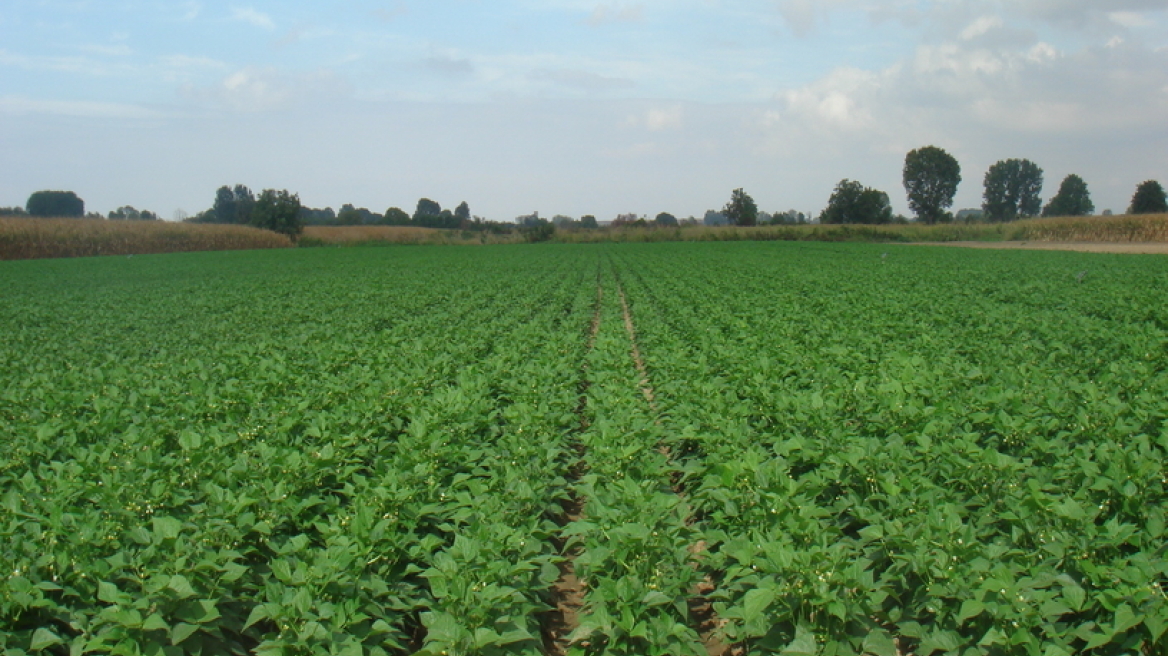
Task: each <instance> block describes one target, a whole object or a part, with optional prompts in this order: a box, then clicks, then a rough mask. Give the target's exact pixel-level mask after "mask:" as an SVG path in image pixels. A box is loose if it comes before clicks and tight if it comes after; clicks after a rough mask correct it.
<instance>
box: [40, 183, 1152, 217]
mask: <svg viewBox="0 0 1168 656" xmlns="http://www.w3.org/2000/svg"><path fill="white" fill-rule="evenodd" d="M1165 212H1168V195H1166V194H1165V193H1164V187H1163V186H1162V185H1161V184H1160V183H1159V182H1157V181H1156V180H1146V181H1144V182H1141V183H1140V186H1138V187H1136V193H1135V195H1133V196H1132V199H1131V207H1129V208H1128V209H1127V213H1128V214H1164V213H1165ZM29 214H32V210H29Z"/></svg>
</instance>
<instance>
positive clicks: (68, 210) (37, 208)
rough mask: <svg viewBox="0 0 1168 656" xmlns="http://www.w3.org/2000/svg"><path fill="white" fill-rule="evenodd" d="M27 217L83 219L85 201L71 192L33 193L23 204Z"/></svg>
mask: <svg viewBox="0 0 1168 656" xmlns="http://www.w3.org/2000/svg"><path fill="white" fill-rule="evenodd" d="M25 209H26V210H28V214H29V216H37V217H54V216H67V217H77V218H80V217H83V216H85V201H83V200H81V199H80V198H78V197H77V194H75V193H73V192H72V191H35V192H33V193H32V195H30V196H29V197H28V202H27V203H26V204H25Z"/></svg>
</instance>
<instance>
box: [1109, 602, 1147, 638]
mask: <svg viewBox="0 0 1168 656" xmlns="http://www.w3.org/2000/svg"><path fill="white" fill-rule="evenodd" d="M1143 621H1144V616H1143V615H1136V613H1135V611H1133V610H1132V608H1131V606H1129V605H1127V604H1124V605H1122V606H1120V607H1119V608H1117V609H1116V610H1115V633H1116V634H1117V635H1118V634H1120V633H1123V632H1124V631H1127V630H1128V629H1130V628H1132V627H1133V626H1138V625H1139V624H1140V623H1141V622H1143Z"/></svg>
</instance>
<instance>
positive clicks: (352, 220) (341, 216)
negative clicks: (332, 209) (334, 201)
mask: <svg viewBox="0 0 1168 656" xmlns="http://www.w3.org/2000/svg"><path fill="white" fill-rule="evenodd" d="M361 218H362V217H361V212H360V211H359V210H358V209H357V208H356V207H353V204H352V203H345V204H344V205H341V211H340V212H337V223H339V224H341V225H361Z"/></svg>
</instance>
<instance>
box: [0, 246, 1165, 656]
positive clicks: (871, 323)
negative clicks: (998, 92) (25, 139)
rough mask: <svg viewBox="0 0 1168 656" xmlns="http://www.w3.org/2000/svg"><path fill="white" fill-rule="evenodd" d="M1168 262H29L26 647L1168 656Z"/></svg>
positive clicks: (348, 254) (21, 375)
mask: <svg viewBox="0 0 1168 656" xmlns="http://www.w3.org/2000/svg"><path fill="white" fill-rule="evenodd" d="M1165 299H1168V258H1165V257H1162V256H1140V255H1127V256H1125V255H1108V254H1085V253H1066V252H1021V251H985V250H966V249H943V248H933V247H925V246H912V247H909V246H893V245H873V244H832V243H786V242H718V243H658V244H636V243H630V244H541V245H513V246H507V245H504V246H492V247H489V248H486V247H484V248H453V247H445V248H441V247H428V246H411V247H380V248H356V247H355V248H345V249H287V250H269V251H237V252H218V253H182V254H172V255H158V256H136V257H133V258H125V257H108V258H83V259H74V260H44V261H18V262H0V335H3V341H0V435H3V436H4V437H3V446H4V448H3V450H2V451H0V653H3V654H5V655H13V656H15V655H18V654H32V653H41V654H54V655H64V654H87V653H93V654H150V655H166V656H177V655H179V654H198V655H203V654H206V655H210V654H259V655H267V656H274V655H277V654H289V655H291V654H297V655H299V654H305V655H307V654H343V655H353V656H357V655H362V654H368V655H393V656H397V655H405V654H422V655H426V656H440V655H446V656H450V655H463V654H484V655H492V656H494V655H502V654H526V655H531V656H536V655H549V656H559V655H562V654H572V655H579V656H583V655H600V654H605V655H613V656H617V655H630V656H631V655H634V654H636V655H653V656H656V655H662V654H676V655H695V656H704V655H707V654H717V655H730V654H733V655H736V656H740V655H762V654H788V655H811V654H822V655H824V656H828V655H849V654H874V655H877V656H898V655H908V654H916V655H920V656H928V655H931V654H959V655H962V656H964V655H967V654H969V655H972V654H1002V655H1014V654H1018V655H1026V656H1067V655H1070V654H1100V655H1115V656H1118V655H1120V654H1146V655H1152V654H1164V653H1168V632H1166V629H1168V597H1166V592H1168V531H1166V530H1165V523H1166V513H1168V472H1166V471H1165V467H1164V460H1165V455H1166V452H1168V303H1166V302H1165Z"/></svg>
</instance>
